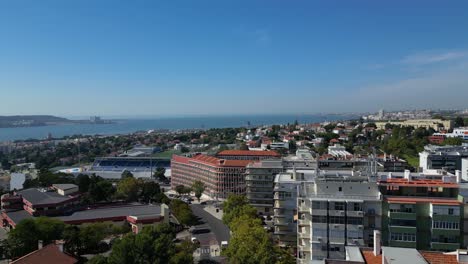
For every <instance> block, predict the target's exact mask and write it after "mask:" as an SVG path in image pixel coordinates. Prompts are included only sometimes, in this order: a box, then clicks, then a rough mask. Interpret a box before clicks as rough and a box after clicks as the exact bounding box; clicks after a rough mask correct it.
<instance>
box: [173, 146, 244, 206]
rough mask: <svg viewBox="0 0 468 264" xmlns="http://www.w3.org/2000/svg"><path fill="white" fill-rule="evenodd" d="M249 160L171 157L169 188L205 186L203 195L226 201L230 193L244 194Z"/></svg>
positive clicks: (197, 156) (203, 156)
mask: <svg viewBox="0 0 468 264" xmlns="http://www.w3.org/2000/svg"><path fill="white" fill-rule="evenodd" d="M251 162H252V161H250V160H226V159H220V158H216V157H211V156H207V155H201V154H198V155H195V156H193V157H185V156H178V155H174V156H172V160H171V165H172V168H171V169H172V171H171V173H172V175H171V188H172V189H175V187H176V186H178V185H184V186H187V187H190V186H192V184H193V182H195V181H201V182H203V183H204V184H205V186H206V189H205V193H206V194H207V195H210V196H211V197H213V198H221V199H226V198H227V196H228V195H229V194H230V193H233V194H245V170H246V166H247V165H248V164H249V163H251Z"/></svg>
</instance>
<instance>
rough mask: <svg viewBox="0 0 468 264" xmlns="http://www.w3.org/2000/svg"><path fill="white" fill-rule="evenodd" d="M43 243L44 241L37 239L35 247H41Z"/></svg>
mask: <svg viewBox="0 0 468 264" xmlns="http://www.w3.org/2000/svg"><path fill="white" fill-rule="evenodd" d="M43 245H44V242H43V241H42V240H39V241H38V242H37V249H41V248H42V246H43Z"/></svg>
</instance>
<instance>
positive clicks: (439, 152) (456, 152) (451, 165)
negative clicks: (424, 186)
mask: <svg viewBox="0 0 468 264" xmlns="http://www.w3.org/2000/svg"><path fill="white" fill-rule="evenodd" d="M464 158H468V146H467V145H464V146H435V145H427V146H425V147H424V151H422V152H421V153H419V167H420V169H421V170H422V171H424V170H430V169H444V170H447V171H449V172H451V173H455V171H457V170H462V159H464Z"/></svg>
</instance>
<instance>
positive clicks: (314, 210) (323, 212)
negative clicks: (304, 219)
mask: <svg viewBox="0 0 468 264" xmlns="http://www.w3.org/2000/svg"><path fill="white" fill-rule="evenodd" d="M312 215H327V210H319V209H312Z"/></svg>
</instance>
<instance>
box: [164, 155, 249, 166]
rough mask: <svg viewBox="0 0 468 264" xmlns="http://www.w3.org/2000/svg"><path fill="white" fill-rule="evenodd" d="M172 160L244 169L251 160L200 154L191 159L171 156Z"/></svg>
mask: <svg viewBox="0 0 468 264" xmlns="http://www.w3.org/2000/svg"><path fill="white" fill-rule="evenodd" d="M172 160H173V161H175V162H180V163H190V162H201V163H204V164H208V165H214V166H216V167H245V166H247V165H248V164H249V163H251V162H252V161H251V160H225V159H219V158H216V157H212V156H207V155H202V154H198V155H195V156H193V157H191V158H187V157H183V156H178V155H173V156H172Z"/></svg>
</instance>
